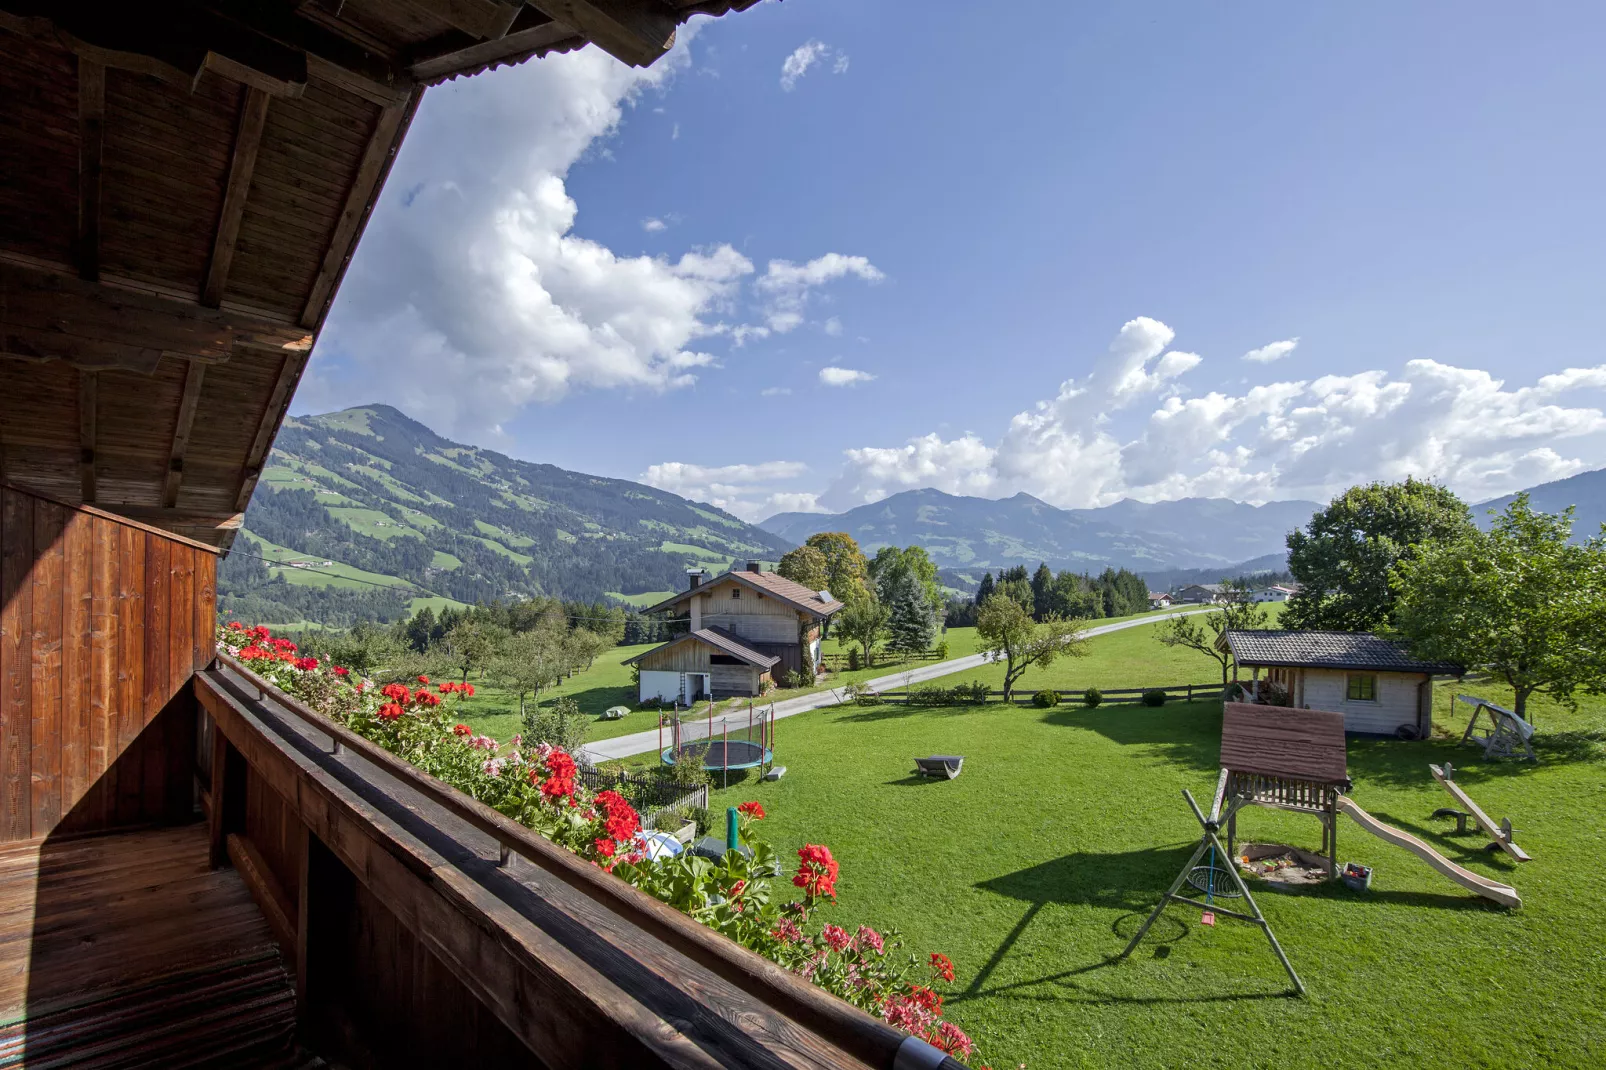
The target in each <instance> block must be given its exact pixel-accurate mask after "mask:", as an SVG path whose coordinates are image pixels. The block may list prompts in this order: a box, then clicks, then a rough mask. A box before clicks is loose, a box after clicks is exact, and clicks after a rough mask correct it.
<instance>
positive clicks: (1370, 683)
mask: <svg viewBox="0 0 1606 1070" xmlns="http://www.w3.org/2000/svg"><path fill="white" fill-rule="evenodd" d="M1347 697H1348V698H1349V700H1350V701H1351V702H1376V701H1377V677H1376V676H1374V675H1372V674H1371V673H1369V672H1352V673H1350V674H1349V694H1348V696H1347Z"/></svg>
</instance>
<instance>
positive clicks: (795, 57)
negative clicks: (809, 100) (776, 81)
mask: <svg viewBox="0 0 1606 1070" xmlns="http://www.w3.org/2000/svg"><path fill="white" fill-rule="evenodd" d="M827 62H829V63H830V64H831V73H832V74H844V73H846V72H847V69H848V56H847V53H845V52H842V51H840V50H839V49H835V48H832V47H831V46H830V45H828V44H826V43H825V42H824V41H819V40H813V41H805V42H804V43H803V44H801V45H798V46H797V47H796V48H795V49H793V50H792V52H791V54H790V55H788V56H787V57H786V59H785V60H783V61H782V62H781V88H782V89H784V90H785V91H786V92H788V93H790V92H791V91H792V90H794V89H796V88H797V83H798V79H800V78H802V77H803V76H804V75H805V74H807V73H809V71H810V70H812V69H813V68H815V67H816V66H820V67H823V66H824V65H825V64H826V63H827Z"/></svg>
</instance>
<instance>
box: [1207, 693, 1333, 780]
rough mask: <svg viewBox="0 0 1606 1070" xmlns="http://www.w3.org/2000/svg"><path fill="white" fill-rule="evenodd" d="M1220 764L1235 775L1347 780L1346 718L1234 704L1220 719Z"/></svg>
mask: <svg viewBox="0 0 1606 1070" xmlns="http://www.w3.org/2000/svg"><path fill="white" fill-rule="evenodd" d="M1221 764H1222V766H1223V767H1225V768H1227V769H1231V770H1232V771H1233V772H1235V773H1260V774H1261V775H1263V776H1275V777H1287V778H1288V779H1291V780H1314V781H1316V782H1318V783H1322V784H1333V783H1337V782H1338V781H1342V780H1345V779H1347V777H1348V775H1349V774H1348V772H1347V770H1346V757H1345V751H1344V715H1343V714H1342V713H1332V712H1329V711H1327V710H1294V709H1289V708H1288V707H1286V706H1257V705H1253V704H1251V703H1247V702H1229V703H1227V704H1226V706H1225V707H1223V709H1222V716H1221Z"/></svg>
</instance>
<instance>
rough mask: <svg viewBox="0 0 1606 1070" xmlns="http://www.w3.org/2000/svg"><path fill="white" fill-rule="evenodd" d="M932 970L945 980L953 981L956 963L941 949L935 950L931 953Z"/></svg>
mask: <svg viewBox="0 0 1606 1070" xmlns="http://www.w3.org/2000/svg"><path fill="white" fill-rule="evenodd" d="M931 972H932V973H934V974H936V975H937V976H938V977H941V978H942V979H943V980H944V981H952V980H953V979H954V964H953V963H952V962H951V961H950V960H949V958H948V956H947V955H944V954H943V953H942V952H940V951H933V952H932V953H931Z"/></svg>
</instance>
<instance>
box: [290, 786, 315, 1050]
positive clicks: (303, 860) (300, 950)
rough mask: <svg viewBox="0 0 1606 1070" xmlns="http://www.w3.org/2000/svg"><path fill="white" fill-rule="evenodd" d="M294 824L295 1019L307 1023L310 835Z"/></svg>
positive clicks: (297, 820)
mask: <svg viewBox="0 0 1606 1070" xmlns="http://www.w3.org/2000/svg"><path fill="white" fill-rule="evenodd" d="M291 820H293V821H294V822H295V829H296V835H297V837H298V839H299V840H300V844H299V847H300V850H298V851H297V852H296V855H297V858H296V868H297V870H298V871H299V876H298V877H297V878H296V884H297V886H298V888H299V891H300V894H299V895H298V896H297V902H296V948H295V954H296V1019H297V1021H299V1022H301V1023H303V1028H304V1027H305V1023H306V1021H307V915H308V914H309V913H310V912H311V903H312V896H311V893H310V892H309V890H308V888H307V885H308V884H309V883H311V881H310V879H309V878H310V873H311V868H312V867H311V863H310V856H311V853H312V833H311V832H310V831H308V829H307V826H306V825H304V824H302V823H301V821H300V819H299V818H294V817H293V818H292V819H291Z"/></svg>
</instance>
